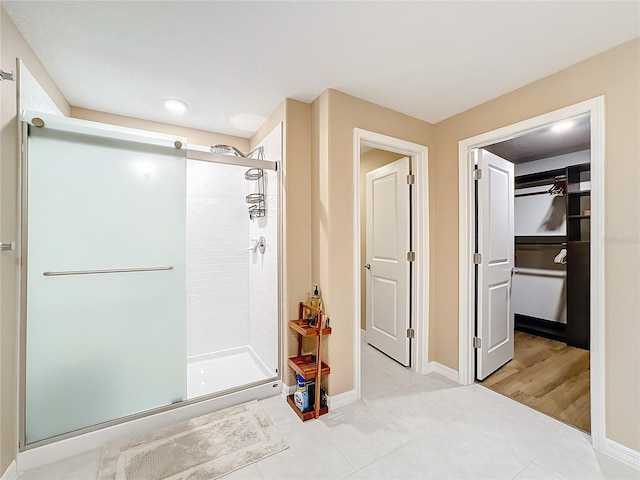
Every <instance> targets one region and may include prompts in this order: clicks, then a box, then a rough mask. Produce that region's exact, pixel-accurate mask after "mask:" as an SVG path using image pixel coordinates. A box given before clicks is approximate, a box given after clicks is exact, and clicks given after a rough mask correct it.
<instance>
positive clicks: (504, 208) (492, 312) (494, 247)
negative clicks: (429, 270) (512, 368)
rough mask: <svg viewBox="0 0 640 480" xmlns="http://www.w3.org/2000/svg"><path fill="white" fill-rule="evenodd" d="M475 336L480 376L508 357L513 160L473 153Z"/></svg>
mask: <svg viewBox="0 0 640 480" xmlns="http://www.w3.org/2000/svg"><path fill="white" fill-rule="evenodd" d="M478 157H479V158H478V168H480V169H481V170H482V175H481V178H480V179H479V180H478V181H477V185H478V252H480V254H481V255H482V258H481V263H480V265H479V266H478V287H477V288H478V307H477V308H478V327H477V331H478V336H479V337H480V343H481V346H480V348H479V349H478V350H477V352H478V353H477V355H476V361H477V377H478V379H479V380H483V379H485V378H486V377H487V376H489V375H490V374H491V373H493V372H494V371H496V370H497V369H498V368H500V367H501V366H502V365H504V364H505V363H507V362H508V361H509V360H511V359H512V358H513V346H514V341H513V335H514V329H513V310H512V307H511V274H512V268H513V266H514V256H513V255H514V252H513V250H514V247H513V242H514V236H513V203H514V190H513V189H514V187H513V163H511V162H508V161H507V160H505V159H503V158H500V157H498V156H497V155H494V154H492V153H490V152H487V151H486V150H479V152H478Z"/></svg>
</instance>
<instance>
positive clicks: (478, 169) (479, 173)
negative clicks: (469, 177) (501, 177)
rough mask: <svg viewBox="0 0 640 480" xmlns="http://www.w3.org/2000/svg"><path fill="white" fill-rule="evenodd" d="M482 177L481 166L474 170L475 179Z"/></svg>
mask: <svg viewBox="0 0 640 480" xmlns="http://www.w3.org/2000/svg"><path fill="white" fill-rule="evenodd" d="M481 178H482V169H481V168H476V169H475V170H474V171H473V179H474V180H480V179H481Z"/></svg>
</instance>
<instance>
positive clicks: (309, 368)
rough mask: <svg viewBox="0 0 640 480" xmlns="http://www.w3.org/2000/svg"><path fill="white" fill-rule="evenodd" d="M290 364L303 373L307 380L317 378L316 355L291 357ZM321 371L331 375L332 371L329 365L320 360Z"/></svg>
mask: <svg viewBox="0 0 640 480" xmlns="http://www.w3.org/2000/svg"><path fill="white" fill-rule="evenodd" d="M289 366H290V367H291V368H293V370H294V371H295V372H296V373H298V374H300V375H302V376H303V377H304V379H305V380H312V379H313V378H315V377H316V373H317V370H318V367H317V364H316V356H315V355H301V356H299V357H290V358H289ZM320 373H322V375H329V374H330V373H331V369H330V368H329V365H327V364H326V363H324V362H320Z"/></svg>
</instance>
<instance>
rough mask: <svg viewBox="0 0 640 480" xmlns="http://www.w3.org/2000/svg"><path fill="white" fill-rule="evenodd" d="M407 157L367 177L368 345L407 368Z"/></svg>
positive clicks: (408, 237)
mask: <svg viewBox="0 0 640 480" xmlns="http://www.w3.org/2000/svg"><path fill="white" fill-rule="evenodd" d="M408 174H409V157H404V158H401V159H400V160H396V161H395V162H393V163H390V164H388V165H385V166H383V167H380V168H378V169H376V170H373V171H371V172H369V173H367V181H366V183H367V187H366V188H367V190H366V235H367V239H366V256H365V258H366V266H365V268H367V269H368V272H367V275H366V277H367V289H366V291H367V293H366V294H367V301H366V305H367V342H368V343H369V344H371V345H373V346H374V347H376V348H377V349H379V350H381V351H383V352H384V353H386V354H387V355H389V356H390V357H392V358H393V359H395V360H397V361H398V362H400V363H401V364H402V365H405V366H408V365H409V339H408V338H407V329H408V328H409V326H410V324H409V292H410V288H409V262H407V252H408V251H409V250H410V243H409V242H410V236H409V221H410V220H409V186H408V185H407V175H408Z"/></svg>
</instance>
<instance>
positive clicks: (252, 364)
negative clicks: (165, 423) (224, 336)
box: [187, 345, 275, 400]
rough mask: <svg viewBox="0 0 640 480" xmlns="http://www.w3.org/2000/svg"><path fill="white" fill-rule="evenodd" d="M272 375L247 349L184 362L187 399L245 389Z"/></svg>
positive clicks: (233, 350)
mask: <svg viewBox="0 0 640 480" xmlns="http://www.w3.org/2000/svg"><path fill="white" fill-rule="evenodd" d="M274 375H275V374H274V372H270V371H269V369H268V368H267V366H266V365H265V364H264V362H262V360H260V358H259V357H258V355H256V353H255V352H254V351H253V349H252V348H251V347H250V346H248V345H245V346H242V347H237V348H232V349H229V350H223V351H220V352H215V353H208V354H205V355H198V356H194V357H190V358H189V359H188V361H187V399H188V400H191V399H192V398H196V397H200V396H203V395H211V394H212V393H217V392H222V391H224V390H228V389H231V388H237V387H240V386H242V385H248V384H250V383H253V382H258V381H260V380H266V379H268V378H272V377H273V376H274Z"/></svg>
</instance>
